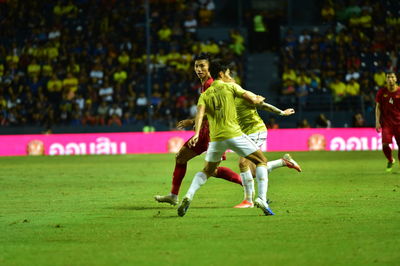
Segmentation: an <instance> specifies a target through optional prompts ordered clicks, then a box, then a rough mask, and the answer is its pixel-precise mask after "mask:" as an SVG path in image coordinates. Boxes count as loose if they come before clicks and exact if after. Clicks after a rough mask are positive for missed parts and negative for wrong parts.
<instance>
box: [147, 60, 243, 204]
mask: <svg viewBox="0 0 400 266" xmlns="http://www.w3.org/2000/svg"><path fill="white" fill-rule="evenodd" d="M209 60H210V58H209V56H208V55H207V54H200V55H199V56H197V57H196V58H195V62H194V71H195V72H196V74H197V76H198V77H199V79H200V81H201V84H202V88H201V92H204V91H205V90H207V89H208V87H210V85H211V83H212V82H213V81H214V80H213V79H212V77H211V75H210V72H209V70H208V67H209ZM193 125H194V119H186V120H182V121H180V122H178V125H177V127H178V128H185V127H189V126H193ZM209 134H210V132H209V127H208V121H207V120H204V122H203V123H202V126H201V130H200V135H199V140H198V142H197V144H196V146H193V147H189V145H188V143H189V141H190V139H189V140H188V141H187V142H186V143H185V144H184V145H183V146H182V148H181V149H180V150H179V152H178V153H177V154H176V157H175V169H174V172H173V177H172V188H171V193H170V194H169V195H165V196H161V195H156V196H154V199H155V200H156V201H158V202H166V203H170V204H171V205H176V204H178V194H179V189H180V187H181V184H182V180H183V178H184V177H185V174H186V167H187V162H188V161H190V160H191V159H192V158H194V157H196V156H198V155H200V154H202V153H203V152H205V151H207V148H208V143H209V142H210V136H209ZM215 177H217V178H222V179H225V180H228V181H230V182H233V183H236V184H239V185H242V179H241V177H240V175H239V174H237V173H235V172H233V171H232V170H231V169H229V168H227V167H218V168H217V171H216V175H215Z"/></svg>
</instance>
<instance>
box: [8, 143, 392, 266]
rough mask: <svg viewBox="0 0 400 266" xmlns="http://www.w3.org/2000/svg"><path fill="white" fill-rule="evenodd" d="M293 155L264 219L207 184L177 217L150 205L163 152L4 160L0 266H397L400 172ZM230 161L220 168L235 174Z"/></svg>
mask: <svg viewBox="0 0 400 266" xmlns="http://www.w3.org/2000/svg"><path fill="white" fill-rule="evenodd" d="M266 155H267V157H268V158H269V159H271V160H273V159H276V158H279V157H280V156H281V155H282V153H267V154H266ZM292 155H293V157H294V158H295V159H296V160H297V161H298V162H299V163H300V164H301V166H302V168H303V172H302V173H297V172H295V171H294V170H292V169H287V168H280V169H276V170H275V171H273V172H272V173H271V174H270V178H269V192H268V198H269V199H270V200H272V203H271V204H270V206H271V209H272V210H273V211H274V212H275V214H276V215H275V216H268V217H267V216H264V215H262V212H261V210H259V209H257V208H253V209H234V208H232V206H234V205H235V204H237V203H239V202H240V201H241V200H242V197H243V195H242V188H241V187H240V186H239V185H237V184H233V183H229V182H227V181H224V180H221V179H215V178H211V179H209V180H208V182H207V183H206V184H205V185H204V186H203V187H202V188H201V189H200V190H199V191H198V193H197V195H196V196H195V198H194V201H193V202H192V204H191V206H190V208H189V210H188V212H187V214H186V216H184V217H178V216H177V212H176V207H172V206H169V205H167V204H159V203H156V202H155V201H154V199H153V196H154V195H155V194H166V193H168V192H169V189H170V183H171V173H172V170H173V166H174V155H172V154H167V155H124V156H122V155H121V156H70V157H68V156H59V157H2V158H0V265H7V266H8V265H399V263H400V262H399V261H400V170H399V165H398V163H396V165H395V167H394V169H393V172H392V173H389V174H388V173H385V167H386V161H385V159H384V156H383V154H382V152H380V151H376V152H293V153H292ZM396 157H397V152H396ZM237 158H238V157H237V155H235V154H228V160H227V161H226V162H224V163H223V164H222V165H224V166H228V167H231V168H232V169H234V170H235V171H238V167H237V164H236V162H237ZM203 160H204V156H200V157H198V158H195V159H194V160H192V161H191V162H190V163H189V166H188V171H187V175H186V178H185V179H184V181H183V186H182V188H181V195H180V196H181V198H182V197H183V195H184V194H185V193H186V191H187V189H188V187H189V185H190V182H191V180H192V178H193V176H194V174H195V173H196V172H197V171H199V170H200V169H201V168H202V166H203Z"/></svg>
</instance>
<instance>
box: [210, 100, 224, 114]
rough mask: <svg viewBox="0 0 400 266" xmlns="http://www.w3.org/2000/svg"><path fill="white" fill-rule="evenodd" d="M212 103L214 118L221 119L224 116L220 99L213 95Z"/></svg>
mask: <svg viewBox="0 0 400 266" xmlns="http://www.w3.org/2000/svg"><path fill="white" fill-rule="evenodd" d="M212 102H213V106H214V111H215V117H216V118H217V119H221V118H222V117H223V116H224V114H223V112H222V99H221V97H220V96H219V95H215V96H214V97H212Z"/></svg>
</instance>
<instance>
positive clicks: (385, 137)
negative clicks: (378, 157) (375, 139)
mask: <svg viewBox="0 0 400 266" xmlns="http://www.w3.org/2000/svg"><path fill="white" fill-rule="evenodd" d="M393 136H394V138H395V139H396V142H397V144H398V145H400V127H399V126H384V127H382V143H392V139H393Z"/></svg>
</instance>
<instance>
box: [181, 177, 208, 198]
mask: <svg viewBox="0 0 400 266" xmlns="http://www.w3.org/2000/svg"><path fill="white" fill-rule="evenodd" d="M206 182H207V176H206V174H205V173H203V172H198V173H197V174H195V175H194V178H193V180H192V184H190V187H189V190H188V192H187V193H186V196H185V197H188V198H189V199H190V200H192V199H193V196H194V194H195V193H196V191H197V190H198V189H199V188H200V187H201V186H202V185H204V184H205V183H206Z"/></svg>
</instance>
